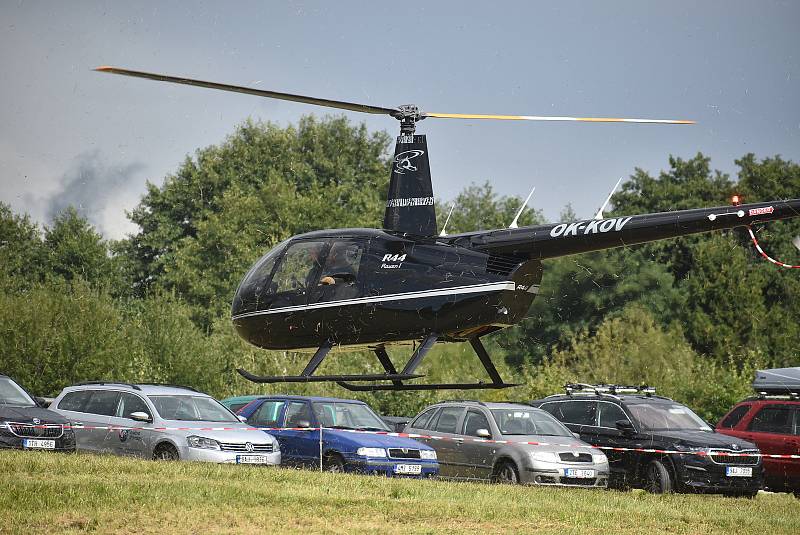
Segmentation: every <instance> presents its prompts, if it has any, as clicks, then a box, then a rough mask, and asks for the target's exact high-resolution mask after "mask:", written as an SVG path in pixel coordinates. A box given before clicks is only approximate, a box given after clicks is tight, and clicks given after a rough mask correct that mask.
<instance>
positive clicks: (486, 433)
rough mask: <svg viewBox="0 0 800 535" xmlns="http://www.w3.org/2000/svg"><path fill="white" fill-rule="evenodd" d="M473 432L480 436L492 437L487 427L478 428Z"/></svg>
mask: <svg viewBox="0 0 800 535" xmlns="http://www.w3.org/2000/svg"><path fill="white" fill-rule="evenodd" d="M475 434H476V435H477V436H479V437H480V438H492V434H491V433H490V432H489V430H488V429H478V430H477V431H475Z"/></svg>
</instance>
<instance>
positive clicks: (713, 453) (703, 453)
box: [12, 423, 800, 459]
mask: <svg viewBox="0 0 800 535" xmlns="http://www.w3.org/2000/svg"><path fill="white" fill-rule="evenodd" d="M12 425H14V426H24V427H29V428H34V429H53V428H58V427H62V428H63V429H72V430H75V429H81V430H84V429H91V430H106V431H159V432H166V431H320V430H322V431H344V432H347V433H355V434H364V435H381V436H389V437H400V438H411V439H425V440H441V441H450V442H461V443H463V442H476V443H483V444H500V445H505V444H524V445H529V446H557V447H563V448H585V447H587V446H588V447H591V448H594V449H598V450H606V451H618V452H636V453H650V454H656V455H697V456H700V457H761V458H765V459H800V455H792V454H774V453H773V454H768V453H760V452H759V453H749V452H733V451H720V450H717V449H715V448H710V449H706V450H699V451H680V450H663V449H656V448H623V447H617V446H595V445H588V444H578V443H574V442H573V443H558V442H538V441H531V440H492V439H488V438H479V437H459V438H454V437H445V436H441V435H422V434H418V433H398V432H394V431H371V430H362V429H340V428H334V427H126V426H117V425H95V426H92V425H77V424H70V425H63V426H61V425H53V424H49V425H48V424H41V425H35V424H22V423H19V424H18V423H12ZM27 438H45V439H46V438H47V437H27Z"/></svg>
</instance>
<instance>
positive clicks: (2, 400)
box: [0, 377, 36, 407]
mask: <svg viewBox="0 0 800 535" xmlns="http://www.w3.org/2000/svg"><path fill="white" fill-rule="evenodd" d="M0 405H13V406H15V407H35V406H36V402H34V401H33V400H32V399H31V397H30V396H29V395H28V394H27V393H26V392H25V391H24V390H23V389H22V388H20V387H19V385H17V384H16V383H15V382H14V381H12V380H11V379H9V378H8V377H0Z"/></svg>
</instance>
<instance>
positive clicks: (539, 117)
mask: <svg viewBox="0 0 800 535" xmlns="http://www.w3.org/2000/svg"><path fill="white" fill-rule="evenodd" d="M422 116H423V117H436V118H439V119H495V120H499V121H583V122H587V123H661V124H695V122H694V121H686V120H680V119H622V118H618V117H552V116H542V115H480V114H471V113H431V112H425V113H423V114H422Z"/></svg>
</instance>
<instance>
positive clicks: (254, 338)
mask: <svg viewBox="0 0 800 535" xmlns="http://www.w3.org/2000/svg"><path fill="white" fill-rule="evenodd" d="M95 70H97V71H100V72H107V73H112V74H122V75H127V76H134V77H139V78H148V79H151V80H157V81H162V82H173V83H179V84H186V85H193V86H199V87H206V88H211V89H220V90H225V91H234V92H239V93H247V94H251V95H257V96H262V97H269V98H276V99H281V100H290V101H295V102H303V103H307V104H315V105H319V106H326V107H331V108H338V109H344V110H349V111H356V112H363V113H372V114H381V115H389V116H390V117H394V118H395V119H397V120H398V121H400V135H399V136H398V137H397V143H396V145H395V152H394V160H393V165H392V174H391V179H390V184H389V192H388V196H387V201H386V211H385V216H384V221H383V228H382V229H380V230H377V229H363V228H362V229H335V230H319V231H315V232H309V233H306V234H301V235H299V236H293V237H291V238H289V239H288V240H286V241H284V242H283V243H281V244H279V245H277V246H276V247H274V248H273V249H272V250H271V251H269V252H268V253H267V254H266V255H264V256H263V257H262V258H261V259H259V260H258V261H257V262H256V263H255V264H254V265H253V267H252V268H251V269H250V271H249V272H248V273H247V274H246V275H245V277H244V279H243V280H242V282H241V283H240V285H239V288H238V289H237V291H236V294H235V296H234V298H233V305H232V310H231V316H232V320H233V324H234V326H235V328H236V331H237V332H238V334H239V335H240V336H241V337H242V338H244V339H245V340H247V341H248V342H250V343H251V344H254V345H256V346H258V347H262V348H266V349H279V350H299V351H315V352H314V355H313V356H312V357H311V360H310V361H309V363H308V365H307V366H306V367H305V369H304V370H303V371H302V372H301V373H300V375H296V376H267V377H262V376H255V375H253V374H251V373H249V372H247V371H245V370H242V369H239V370H238V371H239V373H240V374H241V375H242V376H243V377H245V378H246V379H248V380H250V381H254V382H258V383H280V382H316V381H335V382H337V383H338V384H339V385H341V386H343V387H345V388H347V389H350V390H359V391H374V390H435V389H470V388H506V387H509V386H516V385H513V384H510V383H506V382H504V381H503V379H502V378H501V376H500V374H499V373H498V372H497V369H496V368H495V366H494V365H493V364H492V361H491V359H490V357H489V355H488V353H487V352H486V349H485V348H484V346H483V344H482V343H481V341H480V339H481V337H483V336H485V335H487V334H489V333H492V332H495V331H497V330H499V329H503V328H506V327H510V326H512V325H514V324H516V323H518V322H519V321H521V320H522V319H523V318H524V317H525V315H526V314H527V311H528V309H529V307H530V305H531V303H532V302H533V300H534V299H535V298H536V295H537V293H538V291H539V284H540V282H541V280H542V260H544V259H546V258H554V257H559V256H565V255H572V254H577V253H585V252H589V251H597V250H601V249H610V248H614V247H623V246H628V245H634V244H638V243H644V242H650V241H654V240H662V239H666V238H674V237H677V236H685V235H688V234H694V233H699V232H708V231H712V230H719V229H727V228H732V227H737V226H747V225H752V224H754V223H761V222H765V221H775V220H779V219H786V218H791V217H797V216H800V199H792V200H776V201H771V202H764V203H757V204H744V205H738V204H735V205H732V206H723V207H719V208H703V209H696V210H683V211H677V212H663V213H655V214H643V215H633V216H628V217H615V218H611V219H604V218H602V215H599V217H598V218H595V219H589V220H583V221H575V222H569V223H558V224H547V225H537V226H531V227H522V228H516V225H515V224H512V225H511V227H509V228H506V229H498V230H489V231H481V232H469V233H463V234H454V235H444V232H442V233H441V234H440V233H438V232H437V223H436V210H435V207H434V197H433V188H432V186H431V175H430V166H429V160H428V147H427V143H426V139H425V136H424V135H416V134H415V133H414V132H415V126H416V123H417V122H419V121H421V120H423V119H426V118H456V119H497V120H528V121H582V122H626V123H665V124H692V123H693V121H678V120H663V119H618V118H593V117H542V116H525V115H472V114H449V113H429V112H423V111H420V110H419V109H418V108H417V107H416V106H400V107H398V108H382V107H376V106H370V105H365V104H357V103H351V102H343V101H336V100H327V99H320V98H315V97H308V96H302V95H294V94H289V93H278V92H274V91H266V90H261V89H254V88H248V87H242V86H235V85H228V84H220V83H215V82H205V81H201V80H193V79H189V78H180V77H174V76H167V75H163V74H154V73H147V72H141V71H132V70H128V69H121V68H116V67H98V68H97V69H95ZM464 341H468V342H470V344H471V345H472V347H473V348H474V350H475V353H476V354H477V356H478V358H479V359H480V361H481V363H482V364H483V366H484V367H485V369H486V372H487V373H488V375H489V378H490V379H491V381H490V382H478V383H465V384H462V383H455V384H452V383H448V384H415V383H410V384H409V383H407V381H408V380H411V379H416V378H419V377H422V376H421V375H419V374H415V371H416V369H417V367H418V366H419V364H420V363H421V362H422V359H423V357H424V356H425V354H426V353H427V352H428V351H429V350H430V349H431V347H433V345H434V344H435V343H436V342H464ZM412 343H413V344H414V345H415V349H414V351H413V354H412V356H411V358H410V359H409V360H408V362H407V363H406V365H405V366H404V367H403V368H402V370H400V371H398V370H397V369H396V368H395V366H394V364H393V363H392V361H391V359H390V358H389V355H388V353H387V351H386V348H387V346H390V345H395V344H406V345H409V344H412ZM334 347H349V348H368V349H370V350H372V351H373V352H374V353H375V355H376V356H377V358H378V360H379V361H380V363H381V365H382V366H383V368H384V370H385V372H386V373H383V374H359V375H314V372H315V371H316V370H317V368H318V367H319V366H320V364H321V363H322V361H323V359H324V358H325V356H326V355H327V354H328V353H329V352H330V351H331V349H333V348H334ZM360 381H368V382H376V381H382V383H380V384H362V385H359V384H354V382H360Z"/></svg>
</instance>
